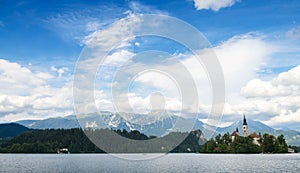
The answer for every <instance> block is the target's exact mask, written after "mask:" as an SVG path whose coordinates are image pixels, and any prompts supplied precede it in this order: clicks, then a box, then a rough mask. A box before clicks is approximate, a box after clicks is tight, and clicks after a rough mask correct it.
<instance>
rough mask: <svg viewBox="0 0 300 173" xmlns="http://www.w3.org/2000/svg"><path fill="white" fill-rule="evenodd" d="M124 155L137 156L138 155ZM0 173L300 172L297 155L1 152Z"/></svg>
mask: <svg viewBox="0 0 300 173" xmlns="http://www.w3.org/2000/svg"><path fill="white" fill-rule="evenodd" d="M123 156H124V155H123ZM127 156H130V157H131V158H134V157H139V155H138V154H130V155H127ZM0 172H28V173H29V172H100V173H105V172H109V173H114V172H123V173H133V172H140V173H144V172H172V173H177V172H298V173H299V172H300V154H253V155H252V154H248V155H244V154H168V155H165V156H163V157H159V158H156V159H150V160H143V161H132V160H131V161H130V160H124V159H120V158H117V157H114V156H111V155H106V154H66V155H64V154H61V155H59V154H0Z"/></svg>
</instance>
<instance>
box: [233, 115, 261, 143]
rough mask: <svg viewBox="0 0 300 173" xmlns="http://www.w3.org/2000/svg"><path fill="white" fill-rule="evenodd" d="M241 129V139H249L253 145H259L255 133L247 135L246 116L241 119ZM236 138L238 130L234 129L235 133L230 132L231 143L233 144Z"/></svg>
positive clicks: (258, 138) (258, 137) (257, 136)
mask: <svg viewBox="0 0 300 173" xmlns="http://www.w3.org/2000/svg"><path fill="white" fill-rule="evenodd" d="M242 129H243V137H248V136H249V137H251V138H252V139H253V143H254V144H256V145H260V143H259V140H260V136H259V135H257V134H256V133H255V132H254V133H252V134H250V135H248V123H247V120H246V116H245V115H244V119H243V126H242ZM237 136H240V135H239V129H238V127H237V128H236V130H235V131H233V132H232V134H231V141H232V142H233V141H234V140H235V138H236V137H237Z"/></svg>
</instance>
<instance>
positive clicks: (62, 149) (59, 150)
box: [57, 148, 70, 154]
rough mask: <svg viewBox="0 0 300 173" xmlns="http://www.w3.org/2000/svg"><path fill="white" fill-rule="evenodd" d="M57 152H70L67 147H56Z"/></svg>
mask: <svg viewBox="0 0 300 173" xmlns="http://www.w3.org/2000/svg"><path fill="white" fill-rule="evenodd" d="M57 153H58V154H70V152H69V149H68V148H60V149H57Z"/></svg>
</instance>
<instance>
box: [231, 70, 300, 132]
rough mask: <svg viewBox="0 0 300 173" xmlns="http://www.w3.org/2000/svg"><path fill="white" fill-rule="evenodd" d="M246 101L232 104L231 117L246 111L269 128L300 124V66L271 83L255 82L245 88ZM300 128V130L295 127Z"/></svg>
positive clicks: (256, 80)
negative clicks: (269, 126)
mask: <svg viewBox="0 0 300 173" xmlns="http://www.w3.org/2000/svg"><path fill="white" fill-rule="evenodd" d="M241 95H242V96H244V97H245V98H246V99H245V100H244V101H243V102H242V103H240V104H236V105H231V109H230V111H228V112H227V114H230V113H231V114H237V113H238V111H239V112H243V113H246V114H250V115H251V116H253V117H255V118H256V119H258V120H264V122H265V123H267V124H268V125H273V126H279V127H284V126H285V125H286V124H288V123H291V122H294V123H295V122H300V114H299V112H300V65H298V66H296V67H294V68H292V69H290V70H289V71H287V72H282V73H279V74H278V75H277V76H276V77H274V78H272V79H271V80H265V81H263V80H261V79H258V78H256V79H252V80H250V81H249V82H248V83H247V85H246V86H244V87H243V88H242V89H241ZM293 128H295V129H298V130H299V129H300V127H299V126H298V127H293Z"/></svg>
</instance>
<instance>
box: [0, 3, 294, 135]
mask: <svg viewBox="0 0 300 173" xmlns="http://www.w3.org/2000/svg"><path fill="white" fill-rule="evenodd" d="M0 4H1V7H0V59H1V69H0V72H1V78H0V79H1V80H0V86H1V87H2V88H4V90H5V91H1V92H0V96H1V97H0V102H1V105H2V106H1V108H0V120H1V121H2V122H5V121H14V120H18V119H30V118H46V117H51V116H64V115H68V114H72V113H74V110H73V106H72V79H73V73H74V70H75V65H76V62H77V60H78V57H79V56H80V53H81V52H82V50H83V48H84V47H85V46H87V41H88V38H92V37H93V36H95V35H96V34H95V31H103V30H109V29H110V25H111V24H112V23H113V22H118V21H119V20H120V19H122V18H126V17H128V16H130V15H131V16H132V15H140V14H163V15H169V16H172V17H176V18H178V19H180V20H182V21H184V22H186V23H188V24H190V25H192V26H193V27H195V28H196V29H198V30H199V31H200V32H202V33H203V34H204V36H205V37H206V38H207V39H208V41H209V42H210V43H211V47H212V48H213V50H214V51H215V53H216V55H217V57H218V58H219V61H220V63H221V65H222V67H223V70H224V75H225V83H226V103H225V111H224V116H223V118H222V123H223V124H228V123H230V122H232V121H235V120H237V119H238V118H240V116H241V114H244V113H245V114H247V115H249V116H250V118H252V119H256V120H261V121H263V122H265V123H267V124H268V125H271V126H273V127H279V128H280V127H284V126H292V127H293V128H295V129H298V130H300V127H299V125H298V124H299V122H300V117H299V116H300V94H299V93H300V89H299V85H300V84H299V82H297V80H298V79H300V77H299V76H300V74H299V73H300V72H299V71H300V70H299V68H300V67H298V65H300V54H299V53H300V47H299V45H300V10H299V9H300V3H299V1H297V0H286V1H284V2H283V1H281V0H224V1H223V3H221V2H220V1H216V0H204V1H201V0H194V1H193V0H174V1H158V0H153V1H129V0H126V1H117V0H116V1H79V0H74V1H61V0H53V1H48V2H47V3H43V2H41V1H36V0H28V1H16V0H12V1H6V0H4V1H2V0H0ZM93 34H94V35H93ZM179 34H180V33H179ZM89 36H90V37H89ZM149 49H152V50H160V51H165V52H167V53H168V54H170V56H175V57H177V58H178V57H179V59H180V56H181V57H186V61H185V63H187V64H188V63H190V62H189V61H188V57H190V56H191V55H190V54H188V53H187V52H186V49H183V48H182V47H180V46H179V45H178V44H174V43H173V44H170V43H169V41H168V40H162V39H156V38H150V37H145V38H136V39H135V40H133V41H131V42H129V46H128V45H127V46H124V47H121V48H120V49H118V50H116V51H115V52H112V53H111V58H112V59H114V58H116V59H119V60H121V59H124V58H125V59H126V57H134V56H136V55H137V54H138V53H139V52H141V51H145V50H149ZM149 59H150V61H151V62H152V60H151V58H150V57H149ZM149 59H148V60H147V58H146V59H144V61H143V62H141V63H143V65H148V66H150V64H151V63H150V61H149ZM147 61H148V62H147ZM118 62H119V61H118ZM191 68H192V67H191ZM106 72H111V73H114V72H116V69H115V70H113V68H108V67H107V69H106ZM154 76H155V75H154ZM100 78H101V77H100ZM158 78H159V77H158ZM101 79H103V80H104V81H105V82H108V83H109V82H111V80H112V79H111V77H109V76H104V75H103V76H102V78H101ZM162 79H165V78H164V77H162ZM151 80H153V78H151V75H148V76H145V77H144V78H143V77H138V78H137V82H138V83H137V84H140V85H137V84H136V83H135V84H134V85H133V86H134V88H136V89H137V90H136V91H137V92H139V93H140V92H141V90H139V89H138V86H140V87H141V86H143V87H144V88H145V86H147V85H148V88H147V87H146V88H145V89H144V90H145V91H147V92H145V93H148V91H149V92H150V91H159V90H161V92H166V91H168V90H166V88H164V86H163V85H156V84H153V83H152V84H151ZM199 80H200V81H201V80H202V79H199ZM204 81H205V80H204ZM149 82H150V84H149ZM206 82H207V81H206ZM200 83H201V82H200ZM203 83H205V82H203ZM162 84H163V82H162ZM165 85H168V83H165ZM101 86H102V87H103V88H105V89H103V90H101ZM108 86H110V85H106V83H104V84H103V85H99V87H100V88H99V91H97V92H95V93H96V95H97V97H98V96H99V100H100V102H99V103H100V104H106V103H109V102H110V101H109V99H108V97H109V96H108V95H107V93H108V92H109V91H108V90H107V87H108ZM204 86H206V85H204ZM134 88H131V89H134ZM142 91H143V90H142ZM205 91H206V89H205ZM169 92H170V93H173V92H172V91H169ZM145 93H144V95H140V96H137V95H131V96H132V97H133V98H132V100H133V102H134V103H133V104H134V105H135V107H147V99H148V101H149V97H146V96H145ZM174 93H176V92H174ZM207 93H210V92H205V93H200V94H199V95H200V96H201V97H202V98H203V97H211V94H208V95H207ZM171 95H172V94H171ZM171 95H170V96H169V97H170V102H168V103H169V106H170V105H171V106H170V107H172V108H174V107H176V106H175V105H178V104H179V105H180V103H179V102H180V101H178V100H176V98H177V96H175V95H176V94H175V95H174V98H173V99H175V100H172V99H171V97H172V96H171ZM204 100H205V99H204ZM209 103H210V99H207V101H203V103H202V102H201V104H203V105H202V107H201V108H200V110H201V111H203V112H204V114H205V113H207V112H209V111H207V109H208V107H209ZM148 106H149V105H148ZM111 108H112V106H111V105H110V106H107V109H111ZM147 109H148V108H147ZM176 110H177V108H176ZM201 118H202V119H205V117H201Z"/></svg>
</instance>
